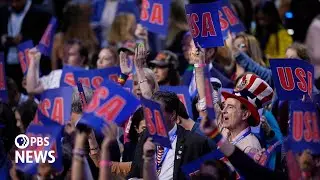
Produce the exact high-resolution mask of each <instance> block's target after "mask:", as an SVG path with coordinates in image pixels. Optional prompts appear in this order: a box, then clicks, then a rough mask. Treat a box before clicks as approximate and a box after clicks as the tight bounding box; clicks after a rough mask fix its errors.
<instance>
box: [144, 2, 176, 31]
mask: <svg viewBox="0 0 320 180" xmlns="http://www.w3.org/2000/svg"><path fill="white" fill-rule="evenodd" d="M170 3H171V1H170V0H143V1H142V5H141V14H140V23H141V24H142V25H143V26H144V27H146V28H147V29H148V30H149V31H151V32H154V33H157V34H162V35H166V34H167V31H168V25H169V23H168V21H169V13H170V12H169V11H170Z"/></svg>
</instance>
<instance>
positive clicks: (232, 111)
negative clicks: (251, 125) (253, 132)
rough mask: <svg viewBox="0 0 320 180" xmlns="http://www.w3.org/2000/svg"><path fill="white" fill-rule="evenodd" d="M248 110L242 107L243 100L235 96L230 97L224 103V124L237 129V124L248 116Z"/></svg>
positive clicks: (226, 126) (228, 127)
mask: <svg viewBox="0 0 320 180" xmlns="http://www.w3.org/2000/svg"><path fill="white" fill-rule="evenodd" d="M245 113H246V111H244V110H242V109H241V102H240V101H239V100H237V99H234V98H228V99H227V100H225V101H224V103H223V109H222V123H223V124H222V126H223V127H225V128H227V129H229V130H230V129H236V128H237V126H239V125H240V124H242V123H244V122H245V121H246V120H247V118H248V116H247V114H245Z"/></svg>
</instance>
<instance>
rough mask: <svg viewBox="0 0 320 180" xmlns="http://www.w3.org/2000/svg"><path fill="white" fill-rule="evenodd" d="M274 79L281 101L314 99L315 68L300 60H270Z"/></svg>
mask: <svg viewBox="0 0 320 180" xmlns="http://www.w3.org/2000/svg"><path fill="white" fill-rule="evenodd" d="M270 67H271V70H272V78H273V81H274V85H275V88H276V89H277V95H278V98H279V99H280V100H299V99H302V98H303V96H304V95H306V96H307V97H310V98H312V88H313V81H314V79H313V77H314V76H313V74H314V67H313V66H312V65H311V64H309V63H308V62H306V61H304V60H299V59H272V60H270Z"/></svg>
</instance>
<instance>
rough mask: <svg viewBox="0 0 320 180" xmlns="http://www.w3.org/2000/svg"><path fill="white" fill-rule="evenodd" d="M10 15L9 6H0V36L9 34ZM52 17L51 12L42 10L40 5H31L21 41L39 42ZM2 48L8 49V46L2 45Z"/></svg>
mask: <svg viewBox="0 0 320 180" xmlns="http://www.w3.org/2000/svg"><path fill="white" fill-rule="evenodd" d="M10 15H11V12H10V10H9V8H8V6H3V7H1V8H0V24H1V26H0V36H3V35H5V34H8V21H9V17H10ZM50 18H51V14H50V13H48V12H45V11H43V10H41V7H39V6H35V5H31V7H30V9H29V11H28V12H27V13H26V15H25V17H24V19H23V21H22V25H21V31H20V34H21V35H22V41H21V42H24V41H27V40H32V41H33V43H34V45H36V44H38V43H39V41H40V39H41V37H42V35H43V33H44V31H45V30H46V28H47V26H48V23H49V21H50ZM1 49H2V50H5V51H7V50H8V47H3V46H2V47H1Z"/></svg>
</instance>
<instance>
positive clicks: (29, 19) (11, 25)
mask: <svg viewBox="0 0 320 180" xmlns="http://www.w3.org/2000/svg"><path fill="white" fill-rule="evenodd" d="M42 9H43V8H41V7H38V6H35V5H32V1H31V0H10V1H9V3H8V5H6V6H3V7H1V8H0V37H1V42H0V51H4V52H5V57H6V58H5V59H6V74H7V76H9V77H12V78H13V79H14V80H15V81H16V82H17V84H18V85H19V86H20V88H21V81H22V77H23V75H22V71H21V68H20V65H19V61H18V54H17V48H16V46H17V45H18V44H20V43H22V42H24V41H27V40H32V41H33V43H34V45H36V44H38V43H39V41H40V39H41V37H42V35H43V33H44V31H45V29H46V27H47V25H48V23H49V21H50V18H51V15H50V14H49V13H47V12H44V11H43V10H42Z"/></svg>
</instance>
